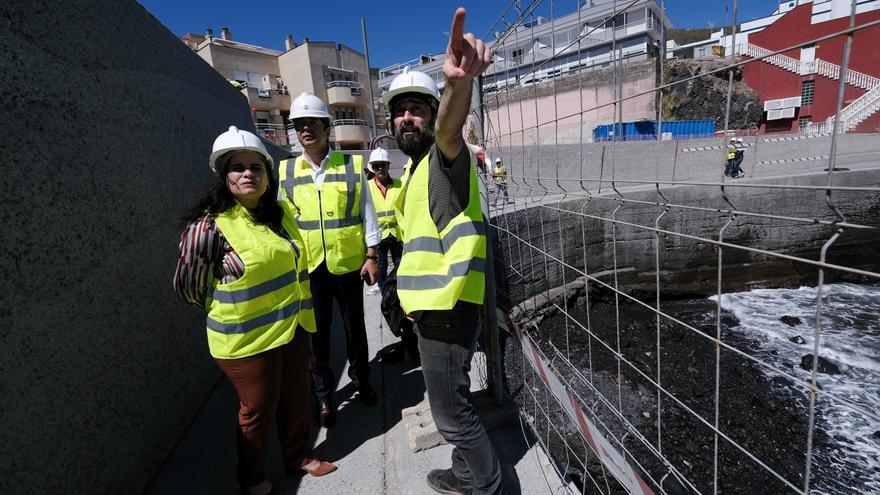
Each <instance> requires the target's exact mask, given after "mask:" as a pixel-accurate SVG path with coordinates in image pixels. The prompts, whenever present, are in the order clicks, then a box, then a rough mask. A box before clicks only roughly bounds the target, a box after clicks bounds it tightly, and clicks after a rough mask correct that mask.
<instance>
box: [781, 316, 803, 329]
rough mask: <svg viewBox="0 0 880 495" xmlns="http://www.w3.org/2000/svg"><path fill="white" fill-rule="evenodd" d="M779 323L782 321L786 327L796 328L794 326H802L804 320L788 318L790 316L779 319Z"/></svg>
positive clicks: (793, 317)
mask: <svg viewBox="0 0 880 495" xmlns="http://www.w3.org/2000/svg"><path fill="white" fill-rule="evenodd" d="M779 321H781V322H782V323H785V324H786V325H788V326H790V327H794V326H797V325H800V324H802V323H803V320H801V319H800V318H798V317H797V316H788V315H785V316H783V317H782V318H780V319H779Z"/></svg>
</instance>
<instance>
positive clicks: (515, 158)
mask: <svg viewBox="0 0 880 495" xmlns="http://www.w3.org/2000/svg"><path fill="white" fill-rule="evenodd" d="M790 137H791V138H792V139H790V140H779V139H777V138H774V137H769V136H751V137H744V138H743V144H744V145H748V147H747V148H746V152H745V157H744V159H743V163H742V168H743V170H744V171H745V172H746V173H747V174H748V175H749V176H750V177H770V176H776V175H789V174H794V173H800V172H804V171H808V170H815V169H822V168H823V167H825V166H827V164H828V159H827V158H817V157H827V155H828V154H829V150H830V148H831V136H818V137H808V138H801V136H797V135H795V136H790ZM724 145H725V140H724V139H687V140H680V141H662V142H661V143H660V144H659V148H658V143H657V141H642V142H625V143H585V144H582V145H576V144H564V145H558V146H551V145H543V146H503V147H501V148H495V149H492V148H489V149H488V152H489V153H490V155H491V156H492V157H493V159H494V157H498V156H500V157H501V158H502V160H503V162H504V163H505V165H506V166H507V171H508V174H509V175H510V176H511V186H510V188H509V193H510V194H511V195H514V196H526V195H531V194H535V192H534V191H543V189H544V188H546V189H547V191H548V192H549V193H551V194H553V193H562V192H577V191H582V188H581V184H582V182H580V181H578V180H572V179H588V181H585V182H583V184H584V185H585V187H587V189H591V190H595V189H599V188H600V179H601V181H602V182H601V185H602V187H603V188H607V187H610V180H611V179H612V178H614V179H617V180H626V179H630V180H642V181H645V180H647V181H651V180H666V181H671V180H676V181H695V180H711V181H718V180H720V179H721V178H722V172H723V170H724V163H725V157H724V156H723V151H722V149H721V148H718V147H719V146H724ZM799 159H803V161H796V160H799ZM780 160H781V161H783V162H782V163H770V162H773V161H780ZM868 162H874V163H876V162H880V136H878V135H877V134H845V135H840V136H839V137H838V160H837V166H838V167H846V166H848V165H853V164H861V163H868ZM539 177H540V178H541V180H540V183H539V181H538V178H539ZM557 177H559V178H560V179H561V180H560V181H559V183H558V184H557V181H556V180H555V179H556V178H557ZM625 185H632V184H626V183H619V184H618V186H625Z"/></svg>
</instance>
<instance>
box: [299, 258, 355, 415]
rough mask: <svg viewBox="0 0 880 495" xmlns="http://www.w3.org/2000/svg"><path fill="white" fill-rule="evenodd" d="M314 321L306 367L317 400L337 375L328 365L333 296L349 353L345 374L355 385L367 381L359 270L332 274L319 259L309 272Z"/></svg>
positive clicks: (327, 391) (330, 390)
mask: <svg viewBox="0 0 880 495" xmlns="http://www.w3.org/2000/svg"><path fill="white" fill-rule="evenodd" d="M309 282H310V284H311V289H312V301H313V305H314V308H315V324H316V326H317V327H318V331H317V332H315V333H313V334H310V336H311V341H312V355H311V357H310V359H309V370H310V371H311V374H312V393H314V394H315V397H316V398H317V399H318V401H323V400H325V399H329V398H330V396H331V395H333V392H334V391H335V390H336V377H335V376H334V375H333V370H332V369H330V328H331V326H332V324H333V300H334V299H335V300H336V303H337V304H339V309H340V311H341V312H342V325H343V327H344V328H345V345H346V352H347V354H348V376H349V377H351V381H352V384H353V385H354V386H355V388H357V387H359V386H360V384H361V383H366V382H368V381H369V377H370V364H369V362H370V352H369V349H368V348H367V330H366V328H365V327H364V294H363V287H364V282H363V280H361V276H360V271H359V270H355V271H353V272H349V273H345V274H342V275H334V274H332V273H330V272H329V271H328V270H327V264H326V263H321V264H320V265H319V266H318V267H317V268H315V271H313V272H312V273H310V274H309Z"/></svg>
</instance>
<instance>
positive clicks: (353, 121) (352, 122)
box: [330, 119, 370, 127]
mask: <svg viewBox="0 0 880 495" xmlns="http://www.w3.org/2000/svg"><path fill="white" fill-rule="evenodd" d="M330 125H332V126H334V127H335V126H338V125H364V126H369V125H370V123H369V122H367V121H366V120H364V119H334V120H333V121H331V122H330Z"/></svg>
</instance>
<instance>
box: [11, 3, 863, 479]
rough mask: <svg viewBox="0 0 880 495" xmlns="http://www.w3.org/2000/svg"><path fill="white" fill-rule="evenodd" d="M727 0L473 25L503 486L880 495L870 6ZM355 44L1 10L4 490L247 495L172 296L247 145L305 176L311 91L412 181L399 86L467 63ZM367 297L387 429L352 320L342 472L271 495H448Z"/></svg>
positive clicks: (112, 10)
mask: <svg viewBox="0 0 880 495" xmlns="http://www.w3.org/2000/svg"><path fill="white" fill-rule="evenodd" d="M670 3H671V2H670ZM731 6H732V11H731V13H732V18H731V19H730V21H731V25H729V26H726V27H724V26H722V27H718V28H717V29H708V30H705V33H703V32H700V33H694V32H690V33H688V32H686V31H687V30H676V29H674V26H672V24H671V22H670V21H669V19H668V18H667V14H666V9H667V8H668V6H666V3H665V2H661V1H659V0H630V1H625V0H609V1H599V0H591V1H587V2H576V6H572V5H561V2H558V1H556V2H554V0H546V1H544V0H529V1H528V2H525V1H523V2H507V1H505V2H499V5H498V8H497V11H498V12H497V21H496V22H495V23H494V24H493V25H489V26H474V27H471V29H473V30H474V33H475V34H476V35H477V36H482V37H483V39H484V40H485V41H486V44H487V46H489V47H490V48H491V50H492V53H493V57H492V64H491V65H490V66H489V67H488V69H487V70H486V72H485V73H484V74H483V75H482V77H481V78H480V79H479V80H476V82H475V84H474V91H473V99H472V105H471V110H470V116H469V117H468V120H467V124H466V125H465V129H464V138H465V140H467V141H468V142H469V145H470V147H471V150H472V151H477V155H476V157H477V158H475V159H474V160H475V161H474V162H475V163H477V162H480V163H479V166H480V167H481V169H480V170H478V174H479V190H480V195H481V206H482V208H481V209H482V212H483V217H484V222H485V226H486V236H487V238H488V241H487V244H488V245H489V249H488V251H487V255H486V256H487V263H486V265H487V267H488V268H487V275H486V277H487V282H486V299H485V301H486V302H485V304H484V307H483V313H482V315H483V316H482V318H483V327H482V336H481V338H480V340H479V344H478V350H477V352H476V354H475V355H474V357H473V368H472V369H471V372H470V380H471V395H472V399H473V403H474V406H475V408H476V411H477V414H478V415H479V417H480V418H481V420H482V422H483V423H484V424H485V425H486V428H487V430H489V436H490V438H491V441H492V444H493V446H494V448H495V451H496V452H497V455H498V458H499V460H500V463H501V471H502V487H503V493H507V494H519V493H522V494H529V495H531V494H544V493H547V494H560V493H565V494H578V495H580V494H583V495H586V494H609V495H610V494H623V493H629V494H636V495H653V494H661V493H665V494H671V495H678V494H717V493H749V494H788V493H791V494H803V495H807V494H811V493H812V494H822V495H842V494H850V493H853V494H855V493H859V494H861V493H880V414H878V412H877V411H878V410H880V259H878V257H877V255H876V254H877V252H878V246H880V0H851V1H850V0H822V1H819V0H813V1H804V0H794V1H792V2H782V3H779V4H778V7H776V8H775V10H773V8H772V7H771V8H770V9H768V12H767V13H766V16H765V17H762V18H760V19H752V20H751V21H743V20H741V21H740V22H737V17H736V15H737V14H736V2H735V1H733V0H732V3H731ZM465 7H467V5H465ZM542 9H549V11H550V12H555V13H557V15H556V16H555V17H554V18H552V19H551V18H545V17H542V16H541V15H540V13H541V12H543V10H542ZM771 10H773V11H772V12H771ZM559 12H563V14H562V15H559V14H558V13H559ZM450 14H451V12H450ZM107 19H112V22H105V21H106V20H107ZM98 27H100V29H99V28H98ZM282 37H283V36H279V39H281V38H282ZM366 37H367V35H366V32H364V49H363V52H364V53H361V52H360V51H359V49H355V48H351V47H347V46H345V45H342V44H337V43H333V42H316V41H310V40H309V39H308V38H304V39H302V41H296V40H294V39H293V37H292V36H289V35H288V37H287V39H285V41H284V42H285V50H274V49H270V48H265V47H259V46H255V45H248V44H246V43H244V42H243V41H237V40H233V39H232V34H231V32H230V31H229V29H228V28H223V31H222V32H221V34H220V35H219V36H217V37H215V36H214V32H213V30H211V29H209V30H208V31H207V32H206V33H205V35H204V36H203V35H195V34H192V33H189V34H187V35H185V36H182V37H181V36H178V35H176V34H174V33H173V32H172V31H171V30H169V29H168V28H167V27H166V26H165V25H163V23H162V22H160V20H159V19H157V18H156V17H154V16H153V15H152V14H151V13H150V12H149V11H148V10H147V9H145V8H144V7H143V6H142V5H141V4H139V3H138V2H136V1H134V0H121V1H110V0H90V1H73V2H59V1H56V0H44V1H38V2H20V1H11V2H5V3H3V4H2V5H0V46H2V48H3V49H2V51H0V61H2V66H3V67H4V68H5V69H6V70H3V71H0V83H2V84H0V88H2V89H0V106H2V108H3V109H4V117H5V118H4V119H2V121H0V128H2V135H3V136H4V138H3V139H2V140H0V149H2V151H3V155H4V156H5V157H6V158H5V159H4V169H5V170H6V171H7V173H6V174H5V181H4V183H5V186H6V187H5V189H6V191H7V193H8V194H7V196H6V197H5V199H4V200H2V201H3V204H4V205H5V211H7V221H6V222H5V225H4V228H3V235H2V242H3V246H4V247H5V248H6V251H7V252H8V253H9V254H10V256H9V258H8V259H7V261H6V262H5V263H3V264H0V271H2V277H0V314H3V315H5V316H6V319H7V324H6V325H5V327H6V328H5V330H4V331H3V332H2V337H0V339H2V340H0V342H2V346H0V347H2V359H0V363H2V364H0V377H2V379H0V383H2V384H3V386H2V389H3V391H4V392H5V395H6V396H7V399H6V400H5V401H4V404H3V406H2V407H0V418H2V419H3V420H4V422H5V423H7V424H9V425H15V426H14V427H12V428H7V430H5V431H4V432H3V433H2V435H0V440H2V441H0V443H2V445H3V449H2V454H0V465H2V468H0V470H2V475H0V492H2V493H6V494H18V493H22V494H24V493H89V494H103V493H107V494H110V493H113V494H115V493H137V494H150V495H162V494H176V493H187V494H190V493H191V494H201V493H204V494H224V493H229V494H233V493H238V491H237V489H238V487H237V485H236V447H235V436H234V435H233V430H234V428H235V425H236V423H235V422H236V417H235V412H236V406H237V404H238V398H237V396H236V390H235V389H234V388H233V385H232V384H231V383H230V381H229V380H228V379H227V378H226V377H225V376H224V374H223V373H222V372H221V370H220V369H219V368H218V367H217V366H216V365H215V363H214V361H213V360H212V359H211V356H210V355H209V353H208V351H207V347H206V344H205V336H204V331H205V330H204V327H205V314H204V312H199V311H196V310H195V309H194V308H191V307H189V306H188V305H186V304H184V303H182V302H181V301H180V300H179V299H178V298H177V295H176V294H175V292H174V290H173V288H172V285H171V279H172V273H173V269H174V266H175V262H176V260H177V258H178V246H179V244H180V243H181V237H180V235H181V225H180V218H181V216H182V215H183V212H184V211H185V210H186V208H187V207H188V206H190V204H191V203H192V201H193V199H194V198H197V197H199V195H200V193H201V192H202V191H203V190H204V188H205V186H206V185H208V184H210V183H211V181H212V177H213V176H214V175H213V174H212V172H211V170H209V168H208V167H206V166H205V165H206V163H207V160H206V157H208V156H209V155H211V153H212V143H213V142H214V139H215V137H217V135H218V134H220V133H222V132H224V131H225V130H227V129H228V128H229V127H230V126H237V127H238V128H239V129H243V130H248V131H250V132H253V133H255V134H257V135H258V136H259V137H260V138H262V140H263V142H264V144H265V146H266V149H268V152H269V153H270V154H271V155H272V157H273V159H274V160H275V162H276V163H278V162H280V161H281V160H284V159H287V158H292V157H296V156H298V155H300V154H301V153H303V147H302V145H301V144H300V143H299V141H298V140H297V138H296V131H295V130H294V127H293V124H292V123H291V121H290V112H289V108H290V106H291V101H292V99H293V97H294V96H295V95H296V94H299V93H300V92H302V91H308V92H313V93H314V94H315V95H317V96H318V97H320V98H321V99H323V100H324V101H326V102H328V105H329V107H328V108H329V109H330V114H331V115H332V120H330V122H331V123H332V132H331V134H330V136H331V138H330V140H331V143H332V146H333V149H335V150H339V151H341V152H343V153H344V154H346V155H350V156H362V157H364V159H365V160H366V157H368V156H369V155H370V152H371V149H372V148H375V147H376V146H377V144H381V145H382V146H387V147H389V148H391V149H390V150H389V152H390V156H391V174H392V175H393V176H394V177H399V176H400V175H401V173H402V171H403V168H404V165H405V164H406V160H407V157H406V155H405V154H404V153H403V152H402V151H401V150H399V149H396V148H397V145H396V144H395V140H394V138H393V137H392V136H390V135H389V134H388V132H387V124H386V122H387V119H388V115H387V111H388V109H387V108H385V106H384V105H383V104H382V102H381V98H380V97H381V95H383V94H384V93H385V92H387V91H388V90H389V86H390V85H391V82H392V81H393V79H394V77H395V76H396V75H399V74H401V73H402V72H403V71H404V70H405V69H406V70H413V71H420V72H424V73H425V74H427V75H428V76H430V77H431V78H433V79H434V80H436V82H437V85H438V88H440V90H441V91H442V90H443V89H444V84H445V83H444V81H443V73H442V66H443V61H444V59H443V55H442V54H441V55H431V56H425V55H423V56H421V57H420V58H417V59H413V60H410V61H409V62H401V63H399V64H394V65H391V66H388V67H385V68H381V69H380V68H375V67H371V66H370V63H369V56H368V55H367V54H366V52H367V50H366ZM676 37H677V39H676ZM410 55H411V54H404V53H401V54H400V57H401V60H403V59H405V58H408V57H409V56H410ZM59 75H63V77H59ZM41 81H42V82H46V81H52V83H51V84H42V83H39V84H35V82H41ZM47 115H48V116H51V118H46V117H47ZM734 150H735V151H734ZM734 152H735V153H736V157H737V160H736V162H735V163H733V162H732V161H731V160H732V159H733V156H734ZM13 154H15V155H23V154H27V155H29V156H27V157H24V156H16V157H13V156H12V155H13ZM499 164H503V167H504V169H505V178H504V180H503V183H502V182H501V181H499V180H498V176H497V175H493V173H492V172H491V170H492V166H493V165H494V166H500V165H499ZM486 167H488V169H487V168H486ZM487 170H488V171H487ZM275 173H276V176H277V170H276V172H275ZM499 186H503V187H499ZM56 254H57V255H59V257H60V259H59V260H53V259H52V258H53V257H54V255H56ZM61 261H63V262H64V263H61ZM368 289H369V287H367V286H366V285H365V286H364V320H365V325H366V330H367V335H368V344H369V350H370V364H371V376H370V379H371V380H372V382H373V384H374V385H375V386H376V389H377V390H376V391H377V393H378V405H377V406H376V407H366V406H364V405H363V404H361V403H360V402H358V401H357V400H355V395H354V394H355V391H356V390H355V385H354V384H352V382H351V380H350V379H349V377H348V376H347V374H346V371H347V369H348V364H347V362H346V352H345V342H346V334H345V333H344V331H343V329H342V324H341V323H339V321H340V318H339V317H338V312H337V313H336V314H337V317H336V318H335V321H336V323H334V326H333V330H332V335H331V339H332V341H333V345H334V349H333V353H332V355H331V363H330V364H331V366H332V368H333V371H334V373H335V375H336V376H338V377H339V383H338V388H337V390H336V392H335V394H336V396H337V397H339V398H341V401H340V404H339V410H338V415H339V419H338V423H337V424H336V426H335V427H334V428H333V429H328V428H322V427H321V426H320V425H319V424H318V422H317V421H316V420H314V418H311V431H312V436H311V440H313V442H314V445H315V447H314V449H315V452H316V454H318V455H320V456H321V457H322V458H325V459H328V460H330V461H332V462H334V463H335V464H336V465H337V466H338V467H339V469H338V471H336V472H334V473H333V474H332V475H329V476H326V477H320V478H312V477H309V476H302V475H290V474H288V473H286V472H285V468H284V466H282V464H281V462H280V461H279V460H278V459H280V457H281V455H280V450H281V448H280V446H279V444H278V442H277V440H274V439H273V440H272V441H271V442H272V443H270V445H269V452H268V454H269V455H268V469H267V471H268V475H269V478H271V479H272V483H273V485H274V490H273V491H272V492H271V493H283V494H311V493H316V494H317V493H328V494H329V493H334V494H335V493H367V494H373V493H376V494H380V493H386V494H430V493H434V492H433V491H431V489H430V488H428V487H427V486H426V485H425V483H424V477H425V474H426V473H427V472H428V471H429V469H430V468H432V467H438V466H444V465H445V464H448V458H449V455H450V453H451V452H452V448H453V446H452V445H449V444H447V442H446V441H445V440H444V439H443V437H442V436H441V435H440V433H438V429H437V427H436V426H435V424H434V422H433V419H432V418H431V408H430V406H429V404H428V400H427V398H426V387H425V384H424V379H423V373H422V369H421V367H420V366H419V364H418V363H414V362H410V361H405V362H401V363H395V364H389V363H384V362H382V360H381V359H380V353H379V351H380V350H382V349H384V348H386V347H387V346H389V345H390V344H392V343H393V342H396V341H397V338H396V337H395V336H394V335H393V334H392V332H391V330H390V329H389V328H388V324H387V322H386V321H385V319H383V316H382V314H381V312H380V309H379V307H380V300H381V296H380V295H376V294H375V293H372V292H368Z"/></svg>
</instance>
